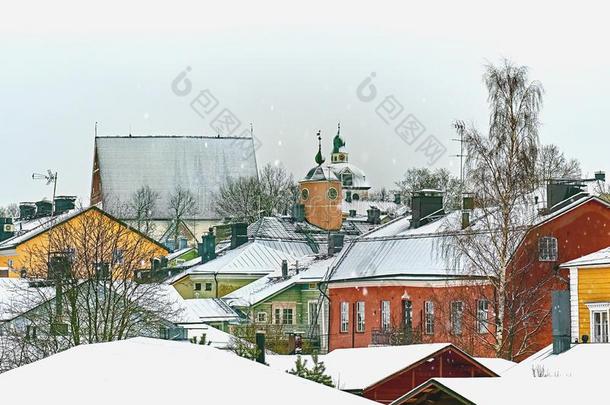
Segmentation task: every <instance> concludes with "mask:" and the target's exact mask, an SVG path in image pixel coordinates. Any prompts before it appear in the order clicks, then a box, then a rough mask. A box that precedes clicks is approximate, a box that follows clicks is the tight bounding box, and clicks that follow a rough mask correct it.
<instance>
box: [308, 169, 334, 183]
mask: <svg viewBox="0 0 610 405" xmlns="http://www.w3.org/2000/svg"><path fill="white" fill-rule="evenodd" d="M303 180H307V181H321V180H335V181H336V180H338V178H337V176H336V175H335V173H334V171H333V170H330V169H329V168H328V167H324V166H316V167H313V168H311V170H309V172H307V174H306V175H305V177H304V178H303Z"/></svg>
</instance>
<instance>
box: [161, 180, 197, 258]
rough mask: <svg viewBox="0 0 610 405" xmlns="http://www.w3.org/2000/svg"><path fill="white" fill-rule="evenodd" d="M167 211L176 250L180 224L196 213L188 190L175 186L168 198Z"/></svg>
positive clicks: (194, 200)
mask: <svg viewBox="0 0 610 405" xmlns="http://www.w3.org/2000/svg"><path fill="white" fill-rule="evenodd" d="M168 209H169V212H170V214H171V216H172V218H171V219H172V225H173V227H174V232H173V233H174V244H175V248H176V249H178V238H179V236H180V223H181V222H182V221H184V220H185V219H187V218H188V217H190V216H192V215H194V214H196V213H197V200H196V198H195V196H194V195H193V193H192V192H191V191H190V190H188V189H186V188H184V187H182V186H180V185H177V186H176V187H175V188H174V191H173V192H172V194H171V195H170V197H169V202H168Z"/></svg>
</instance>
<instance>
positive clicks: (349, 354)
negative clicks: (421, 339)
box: [266, 343, 458, 391]
mask: <svg viewBox="0 0 610 405" xmlns="http://www.w3.org/2000/svg"><path fill="white" fill-rule="evenodd" d="M446 348H451V349H452V350H458V349H457V348H455V347H454V346H452V345H451V344H449V343H429V344H413V345H406V346H383V347H363V348H355V349H336V350H333V351H332V352H330V353H328V354H326V355H320V356H318V360H319V361H322V362H324V366H325V367H326V373H327V374H328V375H330V376H331V377H332V379H333V381H334V382H335V385H337V388H340V389H342V390H346V391H360V390H364V389H366V388H368V387H371V386H373V385H375V384H376V383H378V382H380V381H382V380H384V379H386V378H387V377H389V376H391V375H393V374H395V373H397V372H399V371H402V370H404V369H406V368H408V367H410V366H412V365H414V364H415V363H418V362H419V361H422V360H424V359H427V358H429V357H431V356H433V355H435V353H437V352H439V351H441V350H443V349H446ZM296 357H297V356H280V355H276V356H268V357H267V358H266V361H267V363H269V365H270V366H271V367H273V368H276V369H279V370H290V369H292V368H293V367H294V365H295V362H296ZM302 359H303V360H307V366H308V367H309V366H311V362H312V360H311V357H310V356H302Z"/></svg>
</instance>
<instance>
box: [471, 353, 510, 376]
mask: <svg viewBox="0 0 610 405" xmlns="http://www.w3.org/2000/svg"><path fill="white" fill-rule="evenodd" d="M474 359H475V360H476V361H478V362H479V363H481V364H482V365H484V366H485V367H487V368H488V369H490V370H491V371H493V372H494V373H496V374H498V375H502V374H504V373H505V372H507V371H508V370H509V369H511V368H512V367H514V366H515V365H516V364H517V363H515V362H514V361H510V360H506V359H502V358H495V357H475V358H474Z"/></svg>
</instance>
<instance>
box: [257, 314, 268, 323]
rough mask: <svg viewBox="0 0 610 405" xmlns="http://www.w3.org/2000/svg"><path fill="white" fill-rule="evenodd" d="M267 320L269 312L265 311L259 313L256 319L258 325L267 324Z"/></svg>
mask: <svg viewBox="0 0 610 405" xmlns="http://www.w3.org/2000/svg"><path fill="white" fill-rule="evenodd" d="M261 315H264V316H263V318H264V319H261ZM267 319H268V317H267V312H265V311H258V312H257V313H256V317H255V321H256V323H267Z"/></svg>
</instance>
